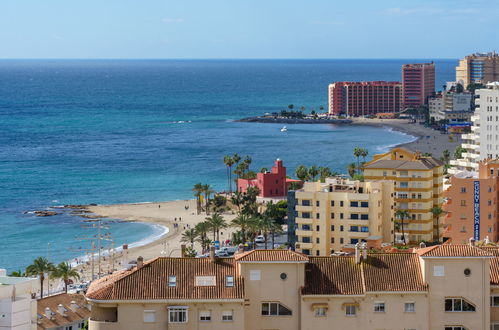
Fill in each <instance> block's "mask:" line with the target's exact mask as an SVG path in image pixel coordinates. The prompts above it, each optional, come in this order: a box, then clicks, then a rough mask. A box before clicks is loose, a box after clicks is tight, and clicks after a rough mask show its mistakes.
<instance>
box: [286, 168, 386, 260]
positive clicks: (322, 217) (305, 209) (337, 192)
mask: <svg viewBox="0 0 499 330" xmlns="http://www.w3.org/2000/svg"><path fill="white" fill-rule="evenodd" d="M288 207H289V209H290V210H291V212H292V213H294V214H295V215H296V216H293V215H292V218H293V219H294V223H292V224H289V223H288V225H290V226H291V227H290V228H295V230H294V235H293V233H291V236H294V237H295V238H296V239H295V249H296V251H298V252H302V253H304V254H306V255H314V256H327V255H330V254H332V253H334V252H337V251H341V250H342V248H343V247H345V246H347V245H350V244H356V243H360V242H362V241H366V240H368V239H370V240H371V239H373V240H379V241H381V242H392V241H393V181H373V182H360V181H349V180H345V179H342V178H328V179H326V181H325V183H321V182H306V183H305V184H304V186H303V188H302V189H299V190H296V191H295V192H294V198H292V199H288Z"/></svg>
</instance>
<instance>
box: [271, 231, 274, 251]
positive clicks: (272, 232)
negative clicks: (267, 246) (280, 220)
mask: <svg viewBox="0 0 499 330" xmlns="http://www.w3.org/2000/svg"><path fill="white" fill-rule="evenodd" d="M270 235H272V248H274V246H275V245H274V231H271V232H270Z"/></svg>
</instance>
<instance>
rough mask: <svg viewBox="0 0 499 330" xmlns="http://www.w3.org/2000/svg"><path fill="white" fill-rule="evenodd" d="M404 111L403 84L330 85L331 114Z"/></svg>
mask: <svg viewBox="0 0 499 330" xmlns="http://www.w3.org/2000/svg"><path fill="white" fill-rule="evenodd" d="M400 110H402V84H401V83H400V82H397V81H363V82H347V81H340V82H336V83H333V84H330V85H329V114H331V115H340V114H345V115H347V116H364V115H374V114H377V113H387V112H399V111H400Z"/></svg>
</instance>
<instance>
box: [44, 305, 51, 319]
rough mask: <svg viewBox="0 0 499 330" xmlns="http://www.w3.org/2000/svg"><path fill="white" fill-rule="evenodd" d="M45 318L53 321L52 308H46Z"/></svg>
mask: <svg viewBox="0 0 499 330" xmlns="http://www.w3.org/2000/svg"><path fill="white" fill-rule="evenodd" d="M45 317H46V318H48V319H49V320H50V319H52V311H51V310H50V307H45Z"/></svg>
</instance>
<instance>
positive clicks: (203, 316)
mask: <svg viewBox="0 0 499 330" xmlns="http://www.w3.org/2000/svg"><path fill="white" fill-rule="evenodd" d="M199 321H211V311H199Z"/></svg>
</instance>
